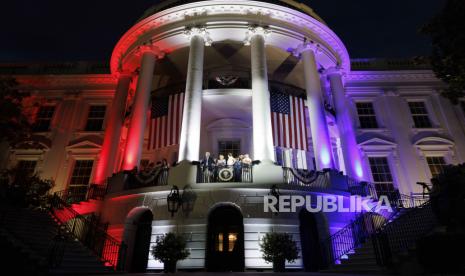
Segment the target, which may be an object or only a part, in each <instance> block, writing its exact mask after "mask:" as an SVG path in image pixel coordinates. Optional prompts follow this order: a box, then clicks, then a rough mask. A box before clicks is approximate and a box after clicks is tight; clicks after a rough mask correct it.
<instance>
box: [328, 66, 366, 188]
mask: <svg viewBox="0 0 465 276" xmlns="http://www.w3.org/2000/svg"><path fill="white" fill-rule="evenodd" d="M326 74H327V76H328V79H329V82H330V85H331V92H332V94H333V101H334V107H335V110H336V122H337V127H338V129H339V135H340V139H341V147H342V151H343V153H344V164H345V167H346V170H347V172H346V174H348V175H349V176H351V177H354V178H357V179H359V180H366V179H367V176H366V175H365V169H364V165H363V160H362V156H361V153H360V149H359V148H358V144H357V140H356V132H355V126H354V121H353V118H352V115H351V113H350V105H349V103H348V101H347V99H346V96H345V91H344V83H343V82H342V70H341V69H339V68H336V67H333V68H329V69H328V70H326Z"/></svg>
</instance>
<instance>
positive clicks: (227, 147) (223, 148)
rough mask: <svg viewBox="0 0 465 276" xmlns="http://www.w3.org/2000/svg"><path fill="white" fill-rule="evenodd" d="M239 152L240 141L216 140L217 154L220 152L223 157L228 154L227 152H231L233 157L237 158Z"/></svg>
mask: <svg viewBox="0 0 465 276" xmlns="http://www.w3.org/2000/svg"><path fill="white" fill-rule="evenodd" d="M240 152H241V142H240V141H219V142H218V155H219V154H222V155H224V157H226V156H228V153H232V155H233V157H235V158H237V157H238V156H239V154H241V153H240Z"/></svg>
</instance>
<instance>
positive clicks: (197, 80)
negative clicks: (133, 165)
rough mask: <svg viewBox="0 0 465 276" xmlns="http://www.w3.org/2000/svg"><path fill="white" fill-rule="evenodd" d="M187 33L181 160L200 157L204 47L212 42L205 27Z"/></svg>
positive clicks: (189, 30) (192, 29) (180, 145)
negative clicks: (188, 40)
mask: <svg viewBox="0 0 465 276" xmlns="http://www.w3.org/2000/svg"><path fill="white" fill-rule="evenodd" d="M186 34H187V35H188V36H189V39H190V49H189V62H188V65H187V79H186V91H185V94H184V109H183V115H182V126H181V135H180V136H181V137H180V141H179V158H178V161H179V162H181V161H184V160H187V161H194V160H198V159H199V150H200V127H201V115H202V83H203V60H204V48H205V45H209V43H210V39H209V38H208V33H207V32H206V30H205V29H204V28H190V29H188V30H186Z"/></svg>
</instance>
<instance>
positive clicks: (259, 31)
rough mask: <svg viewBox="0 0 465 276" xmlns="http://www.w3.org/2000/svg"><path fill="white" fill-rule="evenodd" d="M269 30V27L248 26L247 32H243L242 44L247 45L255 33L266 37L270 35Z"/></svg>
mask: <svg viewBox="0 0 465 276" xmlns="http://www.w3.org/2000/svg"><path fill="white" fill-rule="evenodd" d="M270 33H271V30H270V29H269V27H261V26H250V27H249V29H248V30H247V32H246V33H245V39H244V45H246V46H249V45H250V40H251V39H252V37H253V36H255V35H260V36H262V37H263V38H265V39H266V37H267V36H268V35H270Z"/></svg>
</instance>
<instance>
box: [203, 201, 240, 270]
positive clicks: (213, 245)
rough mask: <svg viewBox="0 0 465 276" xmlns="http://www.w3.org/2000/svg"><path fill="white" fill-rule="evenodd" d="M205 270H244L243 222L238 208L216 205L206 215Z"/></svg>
mask: <svg viewBox="0 0 465 276" xmlns="http://www.w3.org/2000/svg"><path fill="white" fill-rule="evenodd" d="M206 268H207V271H244V223H243V217H242V214H241V212H240V210H239V209H238V208H236V207H235V206H231V205H226V206H220V207H216V208H215V209H214V210H212V211H211V213H210V215H209V216H208V230H207V252H206Z"/></svg>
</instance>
